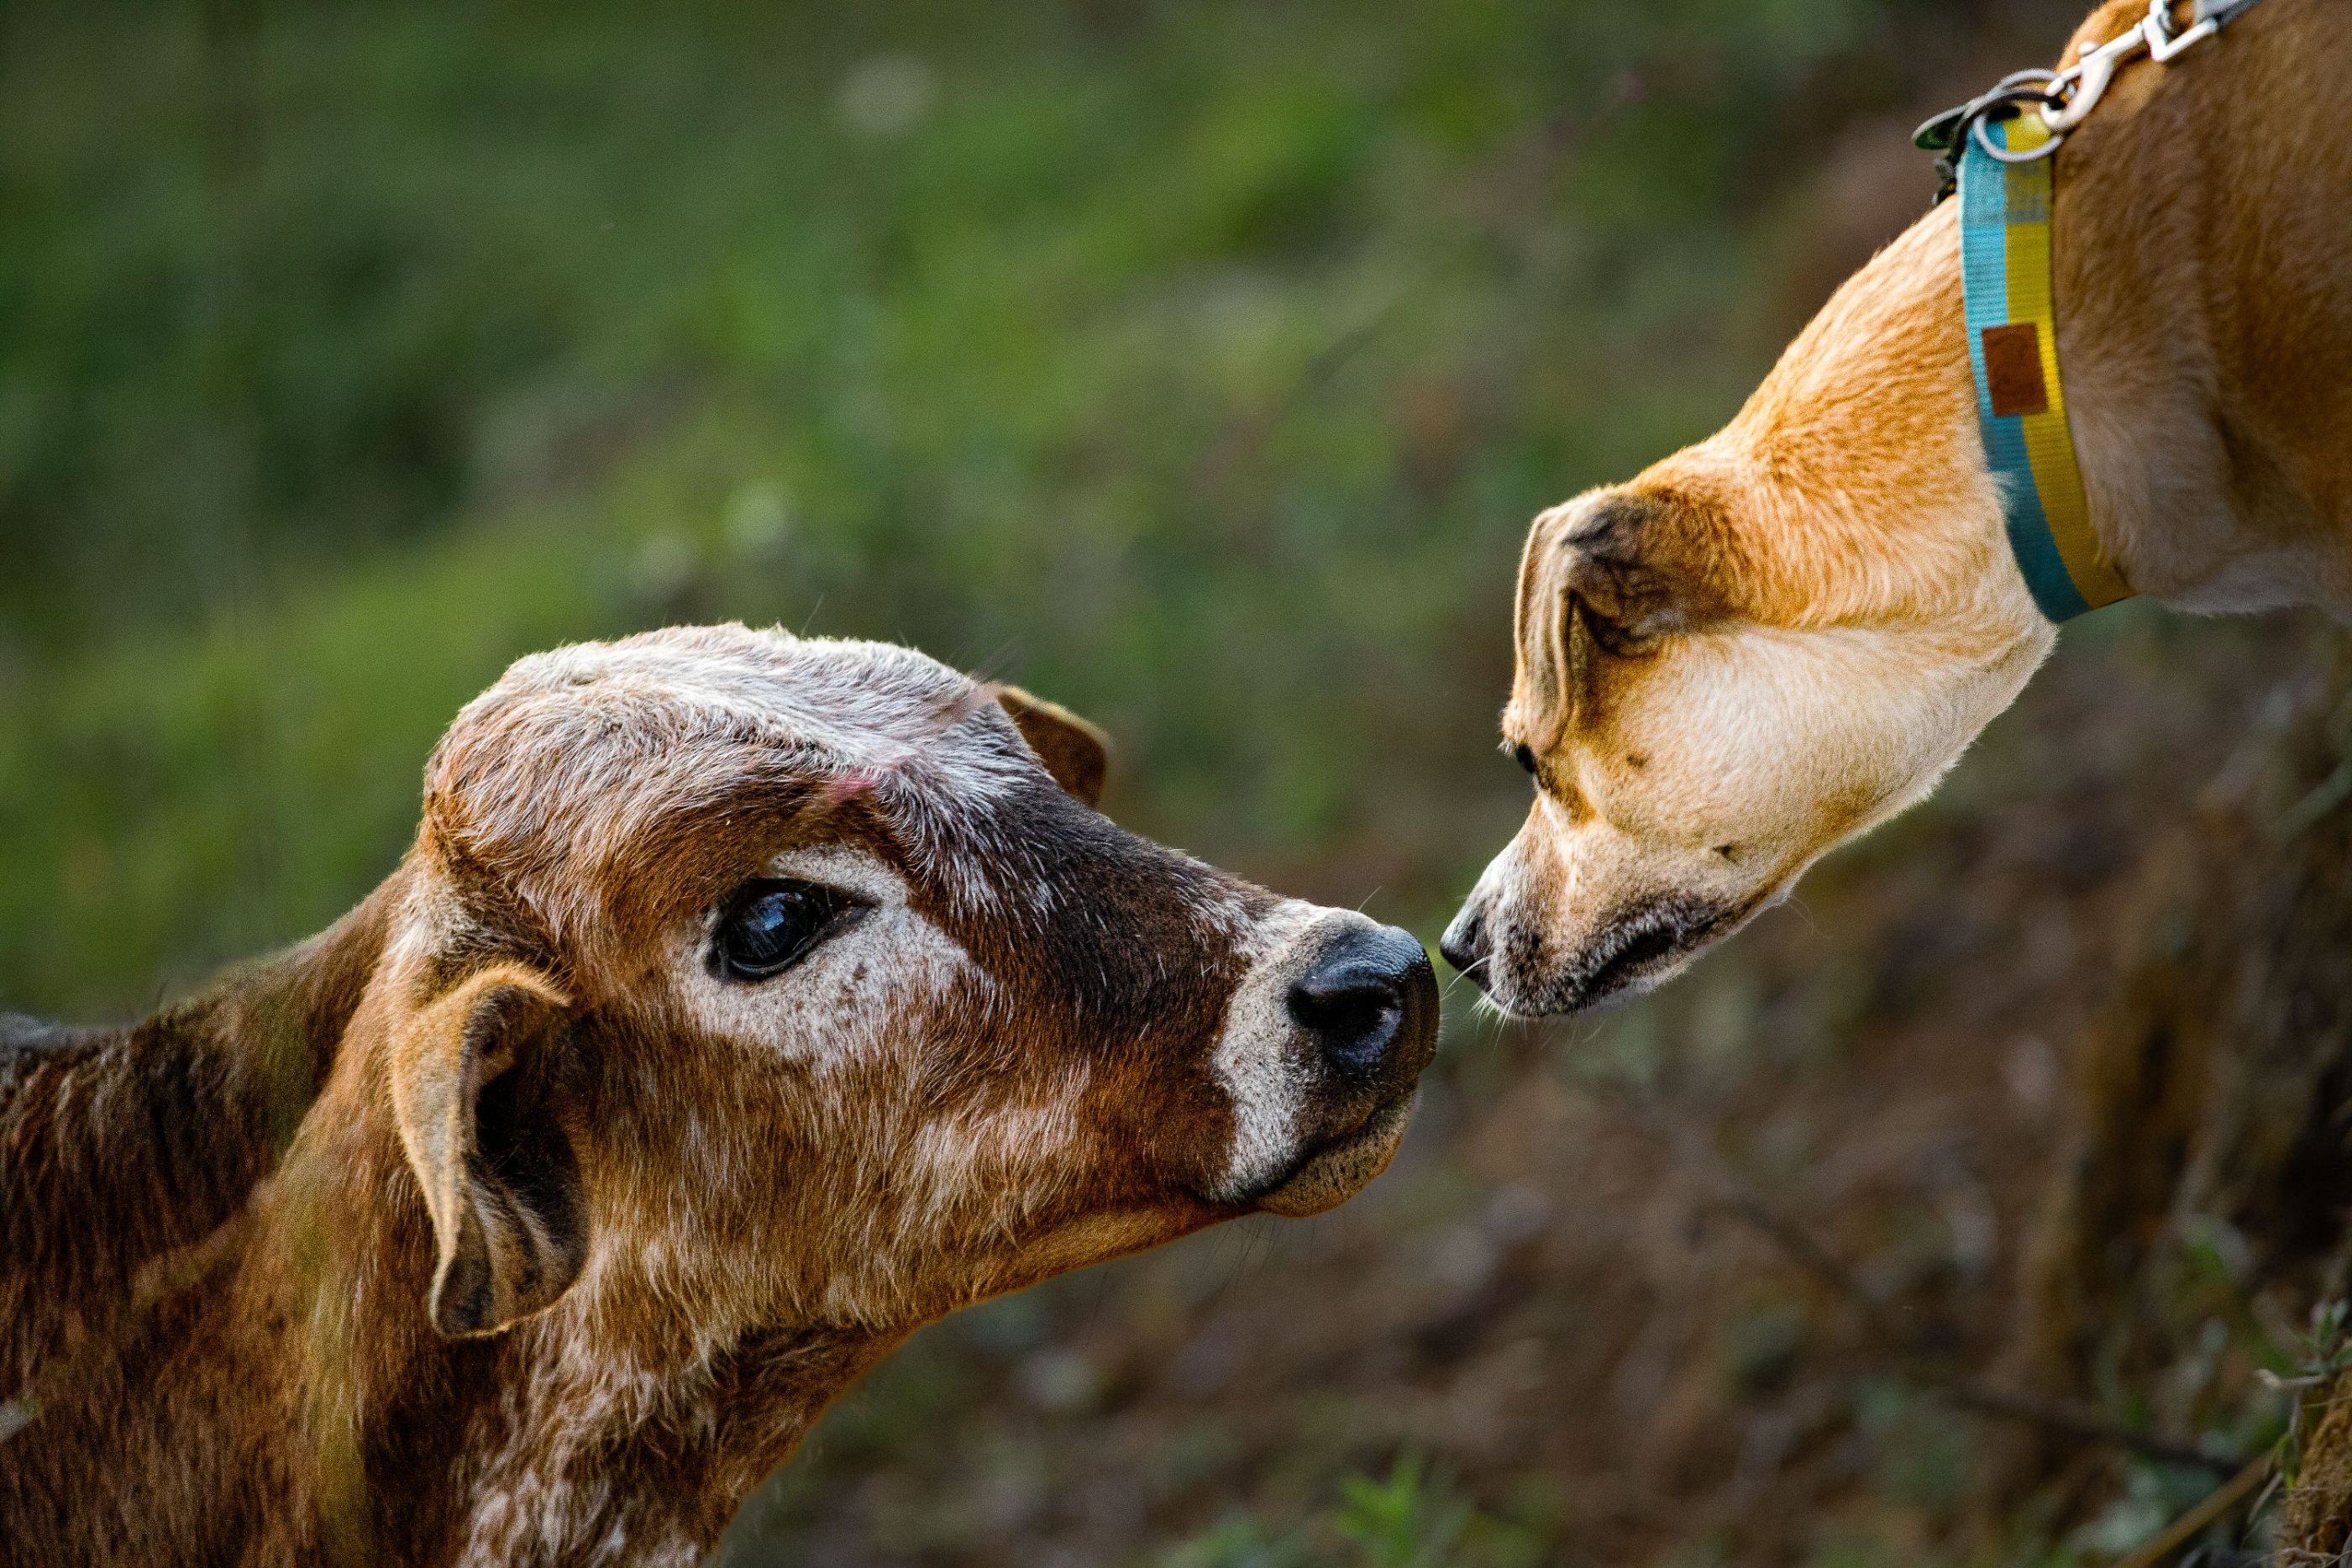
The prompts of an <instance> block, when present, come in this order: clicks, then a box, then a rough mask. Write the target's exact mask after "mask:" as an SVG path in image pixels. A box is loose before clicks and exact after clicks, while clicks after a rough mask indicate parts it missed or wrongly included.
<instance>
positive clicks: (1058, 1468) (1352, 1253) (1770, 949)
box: [736, 608, 2352, 1565]
mask: <svg viewBox="0 0 2352 1568" xmlns="http://www.w3.org/2000/svg"><path fill="white" fill-rule="evenodd" d="M2347 653H2352V643H2347V641H2346V639H2345V638H2344V637H2343V636H2342V635H2341V634H2340V633H2338V632H2334V631H2332V630H2330V629H2327V628H2326V627H2324V626H2322V625H2320V624H2318V623H2316V622H2308V621H2302V620H2294V619H2279V620H2272V621H2268V622H2242V623H2220V622H2192V621H2189V620H2188V619H2186V618H2179V617H2166V616H2163V615H2161V614H2158V613H2157V612H2147V611H2142V610H2139V609H2137V608H2135V609H2131V610H2126V611H2123V612H2116V613H2113V614H2112V615H2110V616H2109V617H2107V618H2105V619H2104V620H2103V621H2094V622H2090V623H2087V624H2085V625H2084V626H2082V627H2079V628H2077V629H2074V630H2070V632H2068V635H2067V638H2066V645H2065V647H2064V649H2063V652H2062V653H2061V654H2060V655H2059V657H2058V658H2057V660H2056V662H2055V664H2053V667H2052V668H2051V669H2049V670H2047V671H2045V672H2044V674H2043V675H2042V677H2041V679H2040V680H2039V681H2038V682H2037V683H2036V685H2034V687H2033V688H2032V691H2031V692H2030V693H2029V695H2027V697H2026V698H2025V700H2024V701H2023V703H2022V704H2021V706H2020V707H2019V708H2018V709H2017V710H2016V711H2015V712H2013V713H2012V714H2011V715H2010V716H2007V717H2005V718H2003V719H2002V720H2001V721H2000V723H1999V724H1998V725H1996V727H1994V729H1993V730H1992V732H1991V733H1990V735H1989V736H1988V737H1987V738H1986V740H1985V741H1984V743H1983V744H1982V745H1981V746H1980V747H1979V748H1978V749H1977V751H1976V752H1975V753H1974V754H1973V755H1972V756H1971V757H1970V758H1969V760H1968V761H1967V762H1965V763H1964V764H1963V766H1962V767H1961V768H1960V769H1959V770H1958V773H1957V774H1956V776H1955V777H1954V778H1953V779H1952V780H1951V781H1950V783H1949V785H1948V788H1947V789H1945V790H1944V791H1943V793H1942V794H1941V795H1940V796H1939V797H1938V798H1937V800H1935V801H1934V802H1933V803H1931V804H1930V805H1929V806H1928V807H1927V808H1925V809H1923V810H1920V811H1919V812H1917V813H1916V814H1915V815H1914V816H1912V817H1911V818H1909V819H1907V820H1906V821H1902V822H1900V823H1898V824H1896V825H1895V826H1894V827H1892V828H1891V829H1889V830H1887V831H1884V832H1882V833H1880V834H1879V835H1877V836H1876V837H1875V838H1874V839H1873V840H1871V841H1868V842H1867V843H1865V844H1864V845H1863V846H1861V847H1860V848H1859V849H1857V850H1854V851H1851V852H1846V853H1844V854H1843V855H1841V856H1839V857H1837V858H1835V859H1834V860H1832V862H1830V863H1829V864H1827V865H1825V866H1823V867H1822V868H1820V869H1819V870H1818V871H1817V872H1816V873H1814V874H1813V875H1812V876H1811V877H1810V878H1809V879H1808V881H1807V882H1806V883H1805V884H1804V886H1803V888H1802V890H1801V897H1800V898H1799V899H1798V900H1796V901H1795V902H1794V903H1792V904H1790V905H1789V906H1787V907H1786V908H1784V909H1783V910H1781V911H1780V912H1778V913H1776V914H1774V915H1770V916H1769V917H1768V918H1767V919H1765V920H1764V921H1762V922H1761V923H1759V925H1758V927H1757V928H1756V929H1754V930H1753V931H1751V932H1749V933H1748V934H1747V935H1745V936H1741V937H1740V938H1739V939H1738V941H1736V942H1735V943H1734V944H1733V945H1731V946H1730V947H1729V948H1728V949H1727V950H1726V951H1724V952H1722V953H1720V954H1718V955H1717V956H1713V957H1711V958H1710V959H1708V960H1707V961H1706V963H1705V964H1704V965H1703V966H1702V967H1700V969H1699V970H1698V971H1697V972H1696V974H1695V975H1694V976H1693V977H1690V978H1689V979H1687V980H1685V982H1683V983H1681V984H1680V985H1678V986H1677V987H1675V988H1670V989H1669V990H1668V991H1667V992H1666V993H1664V994H1663V995H1662V996H1660V997H1658V998H1654V999H1652V1000H1650V1001H1648V1002H1646V1003H1643V1004H1642V1005H1640V1006H1638V1007H1635V1008H1633V1009H1629V1010H1627V1011H1625V1012H1622V1013H1621V1014H1618V1015H1615V1016H1613V1017H1611V1018H1607V1019H1602V1020H1600V1021H1597V1022H1582V1021H1580V1022H1575V1023H1570V1024H1567V1025H1563V1026H1560V1027H1550V1028H1524V1027H1518V1026H1504V1025H1501V1024H1500V1023H1498V1022H1496V1021H1495V1020H1492V1019H1486V1018H1483V1017H1479V1018H1473V1017H1469V1016H1468V1015H1469V1014H1470V1009H1466V1008H1462V1007H1461V1006H1460V1004H1461V1003H1463V1002H1464V1001H1465V999H1466V998H1464V997H1462V996H1460V995H1456V996H1455V997H1454V998H1451V1000H1452V1002H1453V1003H1454V1005H1455V1007H1456V1009H1457V1018H1458V1019H1462V1020H1464V1021H1462V1022H1461V1023H1460V1026H1459V1027H1457V1028H1456V1029H1455V1030H1454V1033H1453V1037H1452V1038H1451V1040H1449V1043H1448V1047H1447V1050H1446V1051H1445V1053H1444V1059H1443V1062H1442V1066H1441V1068H1440V1069H1439V1070H1438V1071H1437V1073H1436V1077H1435V1080H1434V1082H1433V1083H1432V1084H1431V1087H1430V1090H1429V1092H1428V1095H1427V1100H1426V1103H1425V1104H1424V1105H1423V1109H1422V1111H1421V1113H1420V1117H1419V1120H1418V1122H1417V1124H1416V1125H1415V1128H1414V1131H1413V1134H1412V1139H1411V1141H1410V1144H1409V1145H1408V1147H1407V1149H1406V1150H1405V1152H1404V1154H1403V1155H1402V1157H1401V1158H1400V1160H1399V1162H1398V1164H1397V1166H1396V1167H1395V1168H1394V1169H1393V1170H1392V1171H1391V1173H1390V1174H1389V1175H1388V1176H1386V1177H1384V1178H1383V1179H1382V1180H1381V1182H1380V1183H1379V1184H1378V1185H1377V1186H1376V1187H1375V1188H1374V1189H1373V1190H1372V1192H1371V1193H1370V1194H1369V1195H1367V1197H1364V1198H1363V1199H1361V1200H1360V1201H1358V1202H1357V1203H1355V1204H1352V1205H1350V1206H1349V1207H1346V1208H1344V1209H1342V1210H1341V1211H1339V1212H1338V1213H1336V1214H1334V1215H1332V1216H1329V1217H1327V1218H1323V1219H1319V1220H1316V1221H1312V1222H1307V1223H1285V1222H1276V1221H1265V1222H1262V1223H1253V1224H1250V1225H1247V1226H1244V1227H1239V1228H1231V1229H1228V1230H1227V1231H1225V1232H1223V1233H1220V1234H1213V1235H1211V1236H1209V1237H1205V1238H1202V1239H1196V1240H1195V1241H1194V1242H1192V1243H1190V1244H1187V1245H1184V1246H1181V1247H1178V1248H1175V1249H1170V1250H1168V1251H1166V1252H1163V1253H1161V1254H1159V1255H1156V1256H1152V1257H1148V1258H1144V1259H1139V1260H1131V1261H1129V1262H1128V1263H1125V1264H1121V1265H1117V1266H1114V1267H1111V1268H1108V1269H1104V1270H1097V1271H1095V1272H1094V1273H1091V1274H1088V1275H1085V1276H1081V1277H1078V1278H1076V1279H1074V1280H1071V1281H1063V1282H1061V1283H1060V1284H1059V1285H1058V1286H1056V1287H1055V1288H1051V1289H1048V1290H1045V1291H1037V1292H1033V1293H1031V1294H1029V1295H1027V1296H1024V1297H1022V1298H1018V1299H1016V1300H1013V1301H1006V1302H1002V1303H998V1304H996V1305H993V1306H992V1307H989V1308H986V1309H983V1310H982V1311H980V1312H972V1313H968V1314H965V1315H964V1316H963V1317H962V1318H961V1319H960V1320H956V1321H953V1322H950V1323H949V1324H947V1325H944V1326H942V1327H940V1328H938V1329H935V1330H932V1331H930V1332H929V1333H928V1334H927V1335H925V1336H924V1337H923V1338H922V1339H921V1340H919V1342H918V1343H916V1344H915V1345H914V1346H912V1347H910V1349H909V1350H908V1352H907V1353H906V1354H904V1355H902V1356H901V1357H900V1358H899V1359H898V1361H897V1362H896V1363H894V1364H891V1365H889V1366H888V1367H887V1368H886V1369H885V1370H884V1371H883V1372H882V1373H881V1374H880V1375H878V1376H877V1378H876V1379H875V1380H874V1381H873V1383H872V1384H871V1385H868V1386H867V1387H866V1388H865V1389H864V1390H862V1391H860V1392H859V1393H857V1394H856V1396H853V1397H852V1398H851V1399H850V1400H849V1401H848V1402H847V1404H846V1405H845V1406H844V1407H843V1408H842V1409H840V1410H839V1411H838V1412H836V1413H835V1415H834V1416H832V1417H831V1418H830V1419H829V1421H828V1423H827V1424H826V1426H825V1427H824V1429H823V1430H822V1433H821V1435H820V1437H819V1438H818V1440H817V1441H816V1443H815V1444H814V1447H813V1448H812V1450H811V1451H810V1452H809V1453H808V1454H807V1455H806V1456H805V1457H804V1458H803V1460H802V1461H800V1463H799V1464H798V1465H797V1466H796V1467H794V1468H793V1469H792V1470H791V1471H790V1472H789V1473H788V1475H787V1476H786V1477H785V1479H783V1480H782V1483H781V1484H779V1485H778V1486H777V1487H775V1488H774V1489H772V1491H771V1493H770V1494H769V1495H768V1496H767V1497H766V1498H765V1499H764V1500H762V1501H761V1503H760V1504H757V1505H755V1507H754V1509H753V1510H752V1511H750V1512H749V1513H747V1515H746V1518H745V1520H744V1521H742V1522H741V1525H740V1527H739V1531H738V1550H737V1554H736V1560H738V1561H745V1562H751V1561H802V1562H809V1563H832V1564H849V1563H940V1564H947V1563H956V1564H983V1563H985V1564H995V1563H1003V1564H1015V1563H1019V1564H1038V1563H1115V1562H1161V1563H1171V1564H1173V1563H1192V1564H1213V1563H1267V1564H1274V1563H1293V1562H1297V1563H1310V1562H1323V1561H1334V1562H1347V1561H1358V1560H1364V1561H1381V1562H1386V1561H1390V1560H1391V1559H1390V1558H1385V1557H1381V1556H1379V1555H1377V1553H1375V1554H1373V1555H1371V1556H1369V1557H1364V1558H1361V1559H1359V1558H1357V1557H1351V1556H1349V1555H1348V1554H1347V1549H1346V1545H1345V1542H1346V1541H1347V1540H1348V1539H1358V1540H1360V1532H1355V1531H1349V1528H1348V1516H1347V1514H1346V1511H1345V1510H1340V1511H1338V1512H1336V1513H1335V1511H1334V1508H1333V1505H1334V1501H1335V1499H1336V1498H1338V1497H1339V1490H1340V1489H1341V1478H1343V1477H1345V1476H1348V1475H1349V1474H1353V1473H1357V1472H1361V1473H1363V1474H1366V1475H1369V1476H1370V1477H1371V1478H1373V1479H1374V1480H1375V1481H1379V1480H1381V1479H1382V1478H1386V1479H1388V1480H1389V1481H1390V1482H1391V1483H1394V1482H1395V1481H1397V1479H1398V1475H1397V1472H1396V1471H1395V1469H1394V1468H1393V1467H1394V1466H1395V1465H1396V1464H1397V1462H1398V1457H1399V1456H1400V1455H1403V1456H1409V1457H1408V1458H1407V1459H1406V1461H1405V1463H1406V1474H1405V1477H1404V1479H1405V1480H1406V1481H1407V1482H1409V1483H1411V1484H1410V1485H1408V1486H1406V1487H1405V1489H1404V1490H1408V1491H1412V1492H1414V1494H1415V1495H1413V1496H1412V1497H1410V1498H1408V1499H1406V1500H1405V1501H1404V1503H1402V1504H1400V1505H1399V1506H1405V1507H1408V1508H1409V1509H1410V1508H1418V1509H1421V1510H1423V1511H1424V1512H1429V1511H1437V1512H1443V1511H1445V1510H1448V1509H1450V1510H1452V1511H1453V1513H1452V1515H1451V1516H1450V1517H1451V1518H1452V1519H1453V1520H1454V1523H1450V1524H1447V1525H1446V1526H1445V1529H1444V1531H1441V1532H1440V1533H1444V1534H1445V1535H1446V1538H1447V1539H1448V1540H1449V1541H1450V1542H1451V1543H1452V1544H1451V1545H1450V1546H1448V1547H1446V1548H1444V1550H1443V1551H1441V1552H1439V1553H1438V1554H1437V1555H1433V1556H1429V1557H1427V1558H1425V1559H1408V1558H1405V1557H1402V1556H1399V1557H1396V1558H1395V1559H1393V1560H1395V1561H1408V1560H1426V1561H1430V1562H1493V1563H1511V1562H1518V1563H1538V1562H1541V1563H1596V1564H1612V1565H1614V1564H1628V1563H1674V1564H1688V1565H1696V1564H1701V1563H1820V1564H1829V1563H1839V1564H1856V1565H1859V1564H1865V1563H1937V1562H1952V1563H1960V1562H1967V1563H1997V1562H2016V1563H2042V1562H2051V1563H2056V1562H2084V1561H2091V1562H2097V1561H2110V1560H2113V1558H2115V1557H2116V1556H2117V1555H2120V1554H2121V1553H2123V1552H2125V1551H2126V1550H2127V1549H2128V1548H2129V1547H2130V1546H2132V1545H2133V1544H2134V1543H2135V1542H2137V1541H2140V1540H2142V1539H2145V1538H2146V1537H2147V1536H2148V1535H2149V1534H2151V1533H2152V1532H2153V1531H2156V1530H2157V1529H2158V1527H2160V1526H2161V1525H2163V1524H2164V1523H2165V1522H2166V1521H2168V1520H2169V1519H2171V1518H2173V1517H2175V1516H2177V1515H2178V1514H2179V1513H2180V1512H2181V1511H2184V1510H2186V1509H2187V1508H2188V1507H2189V1505H2190V1504H2191V1503H2193V1502H2194V1501H2196V1500H2198V1499H2200V1498H2201V1497H2203V1496H2205V1495H2207V1494H2208V1493H2210V1492H2211V1491H2212V1490H2214V1489H2215V1488H2216V1487H2217V1486H2218V1485H2219V1484H2220V1483H2221V1481H2222V1480H2223V1479H2225V1478H2226V1477H2228V1476H2229V1475H2230V1474H2231V1473H2232V1472H2233V1471H2235V1470H2237V1469H2238V1468H2239V1467H2240V1465H2241V1464H2242V1462H2243V1461H2244V1460H2246V1459H2247V1458H2250V1457H2253V1456H2257V1455H2259V1454H2261V1453H2264V1452H2267V1451H2268V1450H2269V1448H2270V1446H2271V1445H2272V1444H2273V1442H2274V1441H2275V1439H2276V1437H2277V1436H2278V1434H2279V1432H2280V1431H2281V1429H2282V1427H2283V1424H2284V1420H2285V1416H2286V1413H2287V1406H2288V1405H2289V1403H2290V1401H2291V1398H2292V1397H2293V1396H2292V1395H2291V1394H2289V1393H2280V1392H2274V1391H2273V1390H2271V1389H2270V1388H2267V1387H2266V1386H2264V1385H2263V1383H2262V1382H2261V1381H2260V1380H2259V1378H2258V1376H2257V1369H2258V1368H2265V1367H2266V1368H2270V1369H2272V1370H2273V1371H2274V1372H2277V1373H2282V1374H2284V1375H2288V1376H2289V1378H2290V1380H2292V1375H2293V1374H2294V1371H2295V1370H2296V1368H2297V1367H2298V1365H2301V1364H2305V1362H2307V1361H2309V1360H2310V1359H2311V1358H2313V1357H2317V1358H2319V1360H2318V1364H2326V1357H2327V1356H2328V1355H2329V1354H2333V1353H2332V1348H2331V1347H2329V1346H2326V1345H2322V1346H2320V1347H2318V1348H2317V1349H2315V1348H2314V1347H2313V1346H2311V1345H2310V1344H2308V1343H2306V1333H2307V1323H2308V1321H2309V1314H2310V1312H2311V1310H2312V1308H2313V1306H2314V1304H2315V1302H2316V1301H2320V1300H2321V1299H2323V1298H2326V1297H2329V1296H2332V1295H2333V1294H2335V1293H2336V1292H2337V1291H2340V1289H2341V1270H2342V1258H2341V1252H2340V1239H2341V1229H2342V1228H2341V1224H2340V1206H2341V1202H2342V1200H2343V1198H2344V1197H2346V1196H2347V1195H2352V1163H2347V1161H2346V1159H2345V1157H2344V1148H2343V1145H2342V1134H2343V1123H2342V1118H2341V1115H2340V1111H2341V1108H2342V1106H2343V1105H2344V1103H2345V1096H2344V1092H2343V1091H2344V1087H2345V1085H2344V1082H2343V1078H2344V1073H2345V1069H2344V1066H2343V1058H2344V1051H2343V1047H2344V1043H2345V1038H2346V1034H2347V1019H2352V973H2347V970H2346V966H2345V962H2344V959H2345V956H2346V954H2347V945H2346V944H2345V941H2344V937H2345V936H2346V934H2347V924H2352V898H2347V897H2346V896H2345V894H2347V891H2352V875H2347V873H2346V871H2345V869H2344V868H2345V866H2346V864H2347V861H2352V856H2347V852H2346V845H2347V827H2346V822H2347V818H2352V811H2344V810H2336V807H2337V806H2339V805H2340V804H2341V803H2342V800H2343V797H2344V795H2345V793H2346V792H2347V791H2346V787H2345V786H2346V780H2347V774H2346V773H2345V771H2344V768H2345V766H2346V765H2345V764H2344V763H2343V762H2342V755H2343V743H2344V740H2345V739H2346V736H2347V718H2352V709H2347V706H2346V704H2345V701H2344V697H2343V694H2344V692H2345V691H2346V689H2347V682H2346V679H2345V672H2346V668H2347V664H2352V659H2347ZM2184 1450H2185V1451H2184ZM2200 1452H2201V1454H2202V1455H2203V1456H2205V1457H2202V1458H2200ZM2293 1462H2294V1461H2293V1458H2292V1457H2291V1458H2290V1463H2291V1464H2292V1463H2293ZM1416 1478H1418V1479H1416ZM1359 1484H1360V1483H1359ZM1392 1490H1393V1489H1392ZM2276 1497H2277V1493H2276V1492H2275V1491H2273V1492H2272V1493H2271V1494H2269V1496H2268V1497H2267V1499H2266V1500H2265V1502H2264V1505H2263V1517H2264V1520H2265V1521H2271V1520H2274V1519H2275V1518H2276V1516H2277V1502H2276ZM1392 1501H1393V1499H1392ZM2243 1517H2244V1511H2242V1510H2241V1511H2236V1512H2235V1513H2234V1514H2233V1515H2232V1521H2239V1522H2232V1521H2225V1522H2224V1523H2223V1524H2222V1525H2221V1527H2219V1528H2218V1529H2217V1530H2215V1531H2211V1532H2210V1535H2211V1539H2212V1542H2214V1543H2215V1544H2214V1546H2213V1547H2212V1550H2211V1552H2209V1555H2208V1557H2207V1558H2206V1559H2205V1561H2207V1562H2209V1563H2218V1562H2227V1561H2234V1560H2238V1559H2237V1558H2235V1557H2233V1556H2232V1555H2231V1554H2230V1552H2228V1551H2227V1550H2225V1549H2224V1546H2225V1544H2226V1542H2230V1541H2233V1540H2235V1539H2237V1538H2238V1535H2239V1532H2240V1525H2241V1522H2242V1520H2243ZM1464 1521H1466V1522H1464ZM2257 1528H2258V1529H2262V1530H2267V1529H2270V1528H2273V1526H2272V1525H2271V1524H2269V1523H2268V1522H2265V1523H2264V1524H2263V1525H2261V1526H2259V1527H2257ZM2217 1553H2218V1554H2217Z"/></svg>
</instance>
